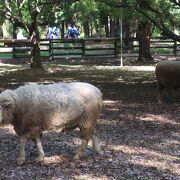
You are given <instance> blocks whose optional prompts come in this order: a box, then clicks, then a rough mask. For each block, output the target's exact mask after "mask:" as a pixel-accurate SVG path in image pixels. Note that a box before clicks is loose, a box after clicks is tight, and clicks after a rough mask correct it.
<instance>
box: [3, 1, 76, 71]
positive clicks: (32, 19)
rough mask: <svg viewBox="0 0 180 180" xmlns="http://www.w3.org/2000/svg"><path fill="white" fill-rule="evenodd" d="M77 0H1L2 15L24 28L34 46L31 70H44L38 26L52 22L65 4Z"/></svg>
mask: <svg viewBox="0 0 180 180" xmlns="http://www.w3.org/2000/svg"><path fill="white" fill-rule="evenodd" d="M75 1H77V0H0V15H1V16H2V17H5V18H6V19H8V20H9V21H10V22H11V23H12V24H13V25H15V26H17V27H21V28H23V29H24V30H25V31H26V32H27V33H28V35H29V39H30V43H31V44H32V58H31V68H32V69H42V62H41V58H40V47H39V40H40V37H39V29H38V26H42V25H46V24H48V23H49V22H51V21H52V17H54V13H55V12H56V10H57V9H58V8H59V7H61V5H62V4H63V3H65V2H75Z"/></svg>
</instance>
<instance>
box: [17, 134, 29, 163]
mask: <svg viewBox="0 0 180 180" xmlns="http://www.w3.org/2000/svg"><path fill="white" fill-rule="evenodd" d="M26 142H27V139H26V138H25V137H21V139H20V149H19V156H18V165H22V164H23V163H24V161H25V145H26Z"/></svg>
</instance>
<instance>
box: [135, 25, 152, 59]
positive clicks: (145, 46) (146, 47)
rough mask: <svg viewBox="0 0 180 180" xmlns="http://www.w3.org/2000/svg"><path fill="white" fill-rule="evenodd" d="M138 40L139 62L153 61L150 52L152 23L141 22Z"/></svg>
mask: <svg viewBox="0 0 180 180" xmlns="http://www.w3.org/2000/svg"><path fill="white" fill-rule="evenodd" d="M137 38H138V40H139V58H138V60H139V61H152V60H153V57H152V55H151V51H150V38H151V23H150V22H149V21H147V22H141V23H140V24H139V25H138V32H137Z"/></svg>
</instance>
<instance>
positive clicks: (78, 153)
mask: <svg viewBox="0 0 180 180" xmlns="http://www.w3.org/2000/svg"><path fill="white" fill-rule="evenodd" d="M87 145H88V140H84V139H82V141H81V145H80V146H79V147H78V149H77V151H76V155H75V156H74V159H79V158H80V157H81V156H82V153H83V151H84V150H85V148H86V147H87Z"/></svg>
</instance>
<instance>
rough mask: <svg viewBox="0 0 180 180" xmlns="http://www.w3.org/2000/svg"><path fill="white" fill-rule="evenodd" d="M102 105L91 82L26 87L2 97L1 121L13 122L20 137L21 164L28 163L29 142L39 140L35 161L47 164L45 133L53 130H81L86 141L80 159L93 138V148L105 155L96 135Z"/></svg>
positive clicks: (79, 151) (5, 92) (3, 94)
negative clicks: (27, 148)
mask: <svg viewBox="0 0 180 180" xmlns="http://www.w3.org/2000/svg"><path fill="white" fill-rule="evenodd" d="M101 106H102V94H101V92H100V90H99V89H98V88H96V87H95V86H93V85H91V84H88V83H82V82H71V83H59V84H50V85H37V84H35V85H25V86H21V87H19V88H17V89H16V90H6V91H4V92H2V93H1V94H0V122H2V121H3V122H5V123H11V124H12V125H13V126H14V130H15V131H16V133H17V134H18V135H19V136H20V149H19V156H18V164H19V165H21V164H23V163H24V161H25V145H26V142H27V141H28V140H29V139H35V140H36V145H37V150H38V157H37V158H36V160H35V161H37V162H40V161H43V159H44V151H43V148H42V143H41V133H42V132H43V131H44V130H53V129H59V130H62V131H64V130H73V129H75V128H76V127H78V128H79V129H80V137H81V139H82V141H81V145H80V146H79V147H78V149H77V151H76V154H75V157H74V158H75V159H78V158H79V157H80V156H81V155H82V153H83V151H84V149H85V148H86V147H87V145H88V141H89V140H90V139H92V145H93V149H94V150H95V151H96V152H98V153H99V154H102V152H101V149H100V145H99V138H98V136H97V133H96V123H97V120H98V118H99V115H100V110H101Z"/></svg>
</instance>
